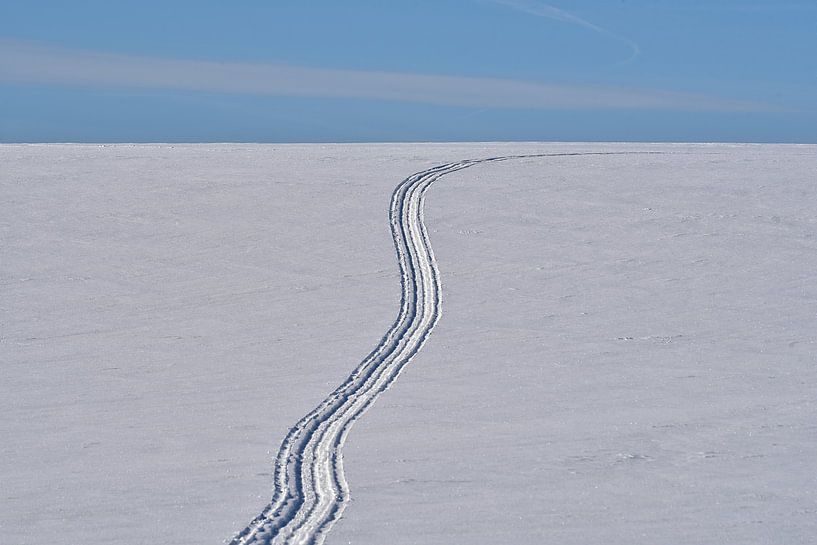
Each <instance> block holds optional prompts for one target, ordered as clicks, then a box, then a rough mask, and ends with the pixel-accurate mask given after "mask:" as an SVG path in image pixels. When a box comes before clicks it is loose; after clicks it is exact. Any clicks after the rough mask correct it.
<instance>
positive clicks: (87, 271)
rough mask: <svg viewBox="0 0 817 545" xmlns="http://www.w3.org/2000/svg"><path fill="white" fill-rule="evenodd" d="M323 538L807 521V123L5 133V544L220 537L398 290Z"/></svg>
mask: <svg viewBox="0 0 817 545" xmlns="http://www.w3.org/2000/svg"><path fill="white" fill-rule="evenodd" d="M623 151H651V152H661V153H659V154H651V155H594V156H573V157H546V158H535V159H519V160H515V161H508V162H501V163H488V164H482V165H476V166H473V167H471V168H468V169H466V170H463V171H460V172H456V173H452V174H449V175H446V176H445V177H444V178H441V179H440V180H439V181H437V182H436V183H435V185H434V186H433V187H432V188H431V189H430V190H429V192H428V195H427V199H426V212H425V225H426V227H427V229H428V231H429V235H430V238H431V243H432V245H433V248H434V252H435V255H436V260H437V264H438V267H439V269H440V273H441V282H442V289H443V303H442V318H441V319H440V321H439V323H438V324H437V326H436V328H435V329H434V331H433V332H432V334H431V336H430V338H429V340H428V342H427V343H426V345H425V346H424V347H423V349H422V351H421V352H420V353H419V354H418V356H417V357H416V358H415V359H414V360H413V361H412V362H411V363H410V364H409V366H408V367H407V368H406V370H405V371H404V373H403V374H402V375H401V376H400V378H399V379H398V380H397V382H396V383H394V385H393V386H392V388H391V389H390V390H389V391H388V392H386V393H385V394H384V395H383V396H382V397H381V398H380V399H379V400H378V401H377V403H376V404H375V405H374V406H373V408H372V409H371V410H369V411H368V412H367V413H366V414H365V415H364V416H363V418H362V419H361V420H359V421H358V423H357V424H356V425H355V427H354V428H353V429H352V431H351V433H350V435H349V438H348V440H347V442H346V445H345V448H344V466H345V470H346V478H347V480H348V483H349V486H350V489H351V494H352V502H351V503H350V504H349V506H348V508H347V509H346V511H345V513H344V516H343V518H342V519H341V520H340V521H339V522H338V523H337V524H336V525H335V527H334V529H333V531H332V533H331V534H330V535H329V537H328V539H327V544H329V545H332V544H335V543H337V544H340V543H349V542H351V543H355V544H375V543H378V544H380V543H390V544H395V545H402V544H415V543H416V544H443V543H445V544H452V543H456V544H459V543H461V544H488V543H491V544H494V543H498V542H501V543H518V544H534V543H536V544H538V543H558V544H576V545H579V544H605V545H606V544H628V545H629V544H633V543H649V544H651V545H652V544H667V545H669V544H703V543H734V544H761V543H762V544H765V543H769V544H772V543H774V544H800V543H802V544H805V543H814V542H815V541H817V492H815V490H817V471H816V470H817V463H815V459H817V396H815V392H817V387H815V384H817V369H815V360H816V359H817V358H815V355H817V343H815V337H817V334H816V332H817V282H815V280H817V272H815V271H817V213H816V212H815V207H814V203H815V202H817V186H815V179H814V173H815V172H817V147H815V146H776V145H762V146H761V145H654V144H650V145H648V144H446V145H440V144H433V145H430V144H426V145H421V144H416V145H387V144H381V145H287V146H282V145H189V146H187V145H185V146H171V145H115V146H92V145H3V146H0V191H2V195H3V199H2V201H0V237H2V239H0V240H1V242H0V284H2V290H0V323H2V329H0V362H2V365H1V366H0V415H2V416H0V438H2V439H3V440H2V442H0V505H2V507H0V543H14V544H20V545H25V544H34V543H36V544H41V543H49V544H58V545H63V544H64V545H76V544H83V545H96V544H103V543H104V544H106V545H108V544H142V543H145V544H147V543H151V544H153V543H157V542H161V543H174V544H186V543H190V544H197V545H198V544H202V543H214V544H217V543H221V542H223V541H224V540H225V539H229V538H231V537H232V536H233V535H234V534H235V532H237V531H239V530H240V529H242V528H243V527H244V526H245V525H246V524H247V523H249V521H250V520H251V519H252V518H253V517H254V516H256V515H257V514H258V512H259V510H260V509H261V508H262V507H263V506H264V505H265V504H266V503H267V502H268V501H269V496H270V494H271V488H272V482H271V475H270V468H271V466H270V462H271V458H272V457H273V456H274V454H275V452H276V450H277V448H278V446H279V444H280V442H281V440H282V439H283V437H284V435H285V434H286V432H287V431H288V429H289V428H290V426H292V425H293V424H294V423H295V422H296V421H297V420H298V419H299V418H300V417H301V416H303V415H304V414H305V413H306V412H308V411H309V410H311V409H312V408H313V407H314V406H315V405H317V404H318V403H319V402H320V401H321V400H322V399H323V398H324V397H325V396H326V395H327V394H328V393H329V392H330V391H332V390H333V389H334V388H335V387H336V386H337V385H338V384H340V383H341V382H342V381H343V380H344V379H345V378H346V376H347V375H348V374H349V372H350V371H351V370H352V369H353V368H354V367H355V366H356V365H357V364H358V363H359V362H360V360H361V359H362V358H363V357H364V356H365V355H366V354H367V353H368V352H369V351H370V350H371V349H372V348H373V347H374V346H375V345H376V344H377V342H378V341H379V340H380V338H381V336H382V335H383V333H384V332H385V331H386V330H387V329H388V327H389V325H390V324H391V323H392V321H393V320H394V317H395V315H396V314H397V309H398V306H399V301H400V279H399V274H398V270H397V264H396V257H395V253H394V248H393V246H392V240H391V235H390V233H389V230H388V223H387V222H388V219H387V210H388V205H389V196H390V194H391V192H392V190H393V189H394V187H395V186H396V185H397V184H398V183H399V182H400V181H401V180H402V179H404V178H405V177H406V176H408V175H409V174H411V173H413V172H417V171H420V170H424V169H427V168H430V167H432V166H434V165H437V164H443V163H447V162H451V161H457V160H460V159H470V158H482V157H490V156H496V155H512V154H525V153H573V152H623Z"/></svg>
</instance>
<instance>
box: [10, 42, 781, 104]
mask: <svg viewBox="0 0 817 545" xmlns="http://www.w3.org/2000/svg"><path fill="white" fill-rule="evenodd" d="M0 82H6V83H18V84H19V83H26V84H42V85H65V86H81V87H91V88H94V87H98V88H99V87H101V88H127V89H152V90H162V89H173V90H186V91H200V92H217V93H236V94H250V95H269V96H290V97H315V98H346V99H370V100H385V101H399V102H413V103H425V104H437V105H446V106H462V107H474V108H527V109H655V110H682V111H733V112H734V111H774V109H773V108H771V107H769V106H767V105H763V104H757V103H752V102H745V101H739V100H723V99H717V98H711V97H706V96H699V95H692V94H685V93H671V92H660V91H639V90H628V89H620V88H611V87H590V86H568V85H556V84H546V83H538V82H529V81H518V80H510V79H498V78H475V77H461V76H440V75H427V74H411V73H399V72H376V71H361V70H337V69H323V68H306V67H298V66H289V65H282V64H246V63H232V62H211V61H195V60H178V59H159V58H149V57H136V56H127V55H112V54H105V53H95V52H90V51H81V50H72V49H63V48H57V47H50V46H42V45H36V44H30V43H21V42H16V41H0Z"/></svg>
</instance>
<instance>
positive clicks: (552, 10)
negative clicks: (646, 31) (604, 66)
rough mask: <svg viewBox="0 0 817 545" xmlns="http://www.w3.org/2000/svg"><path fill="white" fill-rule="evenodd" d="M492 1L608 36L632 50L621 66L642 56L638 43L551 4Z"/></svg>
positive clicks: (530, 1)
mask: <svg viewBox="0 0 817 545" xmlns="http://www.w3.org/2000/svg"><path fill="white" fill-rule="evenodd" d="M490 1H491V2H493V3H494V4H498V5H500V6H505V7H508V8H511V9H515V10H517V11H521V12H524V13H527V14H530V15H535V16H537V17H547V18H548V19H554V20H556V21H561V22H563V23H570V24H573V25H578V26H580V27H584V28H586V29H589V30H592V31H593V32H595V33H596V34H601V35H602V36H606V37H608V38H611V39H613V40H616V41H618V42H621V43H623V44H625V45H626V46H627V47H628V48H629V49H630V56H629V57H627V58H626V59H624V60H623V61H621V63H620V64H623V63H627V62H630V61H633V60H634V59H635V58H636V57H638V56H639V55H640V54H641V48H640V47H638V44H637V43H635V42H634V41H632V40H630V39H629V38H626V37H624V36H621V35H619V34H616V33H614V32H612V31H610V30H607V29H606V28H604V27H600V26H598V25H596V24H594V23H591V22H590V21H588V20H586V19H582V18H581V17H579V16H577V15H574V14H573V13H570V12H568V11H565V10H563V9H560V8H557V7H555V6H552V5H550V4H545V3H543V2H536V1H534V0H490Z"/></svg>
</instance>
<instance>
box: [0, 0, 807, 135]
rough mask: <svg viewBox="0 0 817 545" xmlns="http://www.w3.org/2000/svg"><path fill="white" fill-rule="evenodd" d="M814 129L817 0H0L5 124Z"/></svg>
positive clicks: (11, 131)
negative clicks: (238, 0) (541, 0)
mask: <svg viewBox="0 0 817 545" xmlns="http://www.w3.org/2000/svg"><path fill="white" fill-rule="evenodd" d="M426 140H432V141H448V140H483V141H484V140H551V141H552V140H564V141H577V140H578V141H598V140H601V141H706V142H708V141H736V142H810V143H817V2H815V1H814V0H807V1H801V0H791V1H787V0H778V1H771V0H743V1H739V0H708V1H703V0H606V1H600V0H573V1H567V0H565V1H552V2H538V1H535V0H412V1H411V2H383V1H375V0H367V1H359V0H346V1H344V2H338V1H336V0H335V1H326V0H314V1H307V0H300V1H295V0H266V1H257V0H242V1H240V2H227V1H224V0H221V1H208V0H196V1H187V0H177V1H172V0H165V1H162V2H158V1H151V0H141V1H139V2H135V1H134V2H130V1H116V2H112V1H110V0H107V1H101V0H76V1H72V2H67V1H64V0H62V1H55V0H52V1H41V0H27V1H25V2H18V1H10V0H0V141H3V142H16V141H26V142H49V141H81V142H116V141H123V142H124V141H140V142H143V141H147V142H198V141H254V142H348V141H426Z"/></svg>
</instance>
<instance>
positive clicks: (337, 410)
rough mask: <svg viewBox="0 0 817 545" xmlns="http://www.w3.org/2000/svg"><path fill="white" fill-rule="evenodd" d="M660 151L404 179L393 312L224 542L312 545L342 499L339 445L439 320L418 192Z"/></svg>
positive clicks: (392, 214) (285, 448)
mask: <svg viewBox="0 0 817 545" xmlns="http://www.w3.org/2000/svg"><path fill="white" fill-rule="evenodd" d="M656 153H662V152H634V151H630V152H586V153H581V152H576V153H543V154H533V155H508V156H501V157H489V158H484V159H469V160H464V161H458V162H454V163H447V164H444V165H440V166H436V167H433V168H430V169H427V170H423V171H421V172H417V173H415V174H412V175H411V176H409V177H408V178H406V179H405V180H403V181H402V182H401V183H400V184H399V185H398V186H397V187H396V188H395V190H394V192H393V193H392V199H391V206H390V208H389V220H390V225H391V232H392V237H393V239H394V247H395V249H396V251H397V260H398V264H399V266H400V275H401V284H402V299H401V303H400V311H399V313H398V316H397V319H396V320H395V321H394V323H393V324H392V326H391V327H390V329H389V330H388V332H386V334H385V335H384V336H383V338H382V339H381V341H380V344H378V345H377V347H376V348H375V349H374V350H373V351H372V352H371V353H370V354H369V355H368V356H367V357H366V358H365V359H364V360H363V361H362V362H361V363H360V364H359V365H358V367H357V368H356V369H355V370H354V371H353V372H352V374H351V375H349V377H348V378H347V379H346V381H344V383H343V384H341V385H340V386H339V387H338V388H337V389H335V391H333V392H332V393H331V394H329V396H328V397H327V398H326V399H324V400H323V401H322V402H321V404H320V405H318V406H317V407H316V408H315V409H313V410H312V411H311V412H310V413H309V414H307V415H306V416H304V417H303V418H302V419H301V420H300V421H298V423H297V424H295V426H293V427H292V428H291V429H290V431H289V433H288V434H287V436H286V438H285V439H284V441H283V443H282V444H281V447H280V449H279V451H278V455H277V456H276V459H275V469H274V492H273V496H272V500H271V501H270V503H269V504H268V505H267V506H266V507H265V508H264V509H263V511H262V512H261V513H260V514H259V515H258V516H257V517H255V519H253V520H252V522H250V524H249V525H247V527H246V528H244V529H243V530H242V531H241V532H239V533H238V534H237V535H236V536H235V537H234V538H233V539H232V541H230V545H250V544H252V545H262V544H263V545H283V544H304V545H320V544H321V543H323V541H324V539H325V538H326V535H327V533H328V532H329V530H330V529H331V528H332V525H333V524H334V523H335V521H337V520H338V519H339V518H340V516H341V515H342V514H343V511H344V509H345V508H346V505H347V503H348V501H349V486H348V484H347V483H346V478H345V476H344V472H343V458H342V454H341V448H342V446H343V443H344V441H345V439H346V436H347V434H348V433H349V430H350V428H351V427H352V425H353V424H354V422H355V421H356V420H357V419H358V418H359V417H360V416H361V415H362V414H363V413H364V412H365V411H366V409H368V408H369V406H370V405H371V404H372V403H373V402H374V401H375V399H377V397H378V396H379V395H380V394H381V393H382V392H383V391H385V390H386V389H387V388H388V387H389V385H390V384H391V383H392V382H393V381H394V380H395V379H396V378H397V376H398V375H399V374H400V372H401V371H402V370H403V368H404V367H405V365H406V364H407V363H408V362H409V361H410V360H411V359H412V358H413V357H414V355H415V354H417V352H418V351H419V350H420V349H421V348H422V346H423V344H424V343H425V341H426V339H427V338H428V335H429V334H430V333H431V330H432V329H433V328H434V325H435V324H436V323H437V320H438V319H439V317H440V299H441V287H440V281H439V271H438V269H437V263H436V261H435V260H434V254H433V252H432V250H431V243H430V241H429V238H428V233H427V231H426V227H425V224H424V223H423V204H424V199H425V192H426V190H428V188H429V187H430V186H431V184H433V183H434V182H435V181H437V180H438V179H439V178H441V177H442V176H445V175H446V174H450V173H452V172H456V171H459V170H462V169H465V168H468V167H471V166H474V165H477V164H481V163H489V162H496V161H507V160H511V159H525V158H538V157H568V156H584V155H633V154H656Z"/></svg>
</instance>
